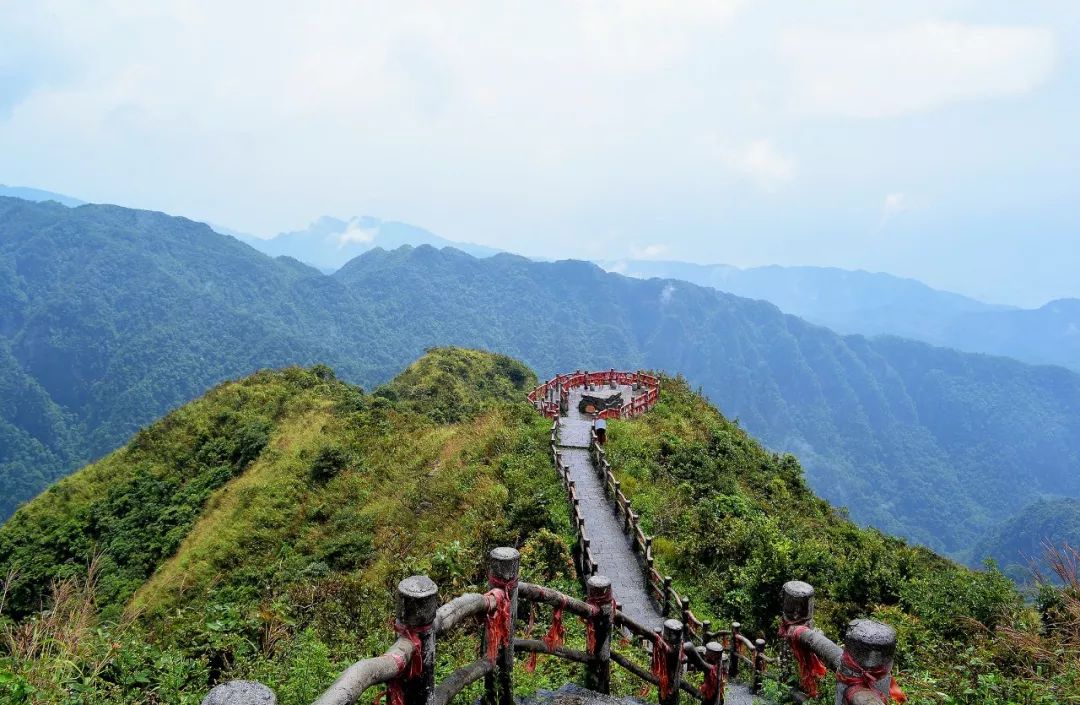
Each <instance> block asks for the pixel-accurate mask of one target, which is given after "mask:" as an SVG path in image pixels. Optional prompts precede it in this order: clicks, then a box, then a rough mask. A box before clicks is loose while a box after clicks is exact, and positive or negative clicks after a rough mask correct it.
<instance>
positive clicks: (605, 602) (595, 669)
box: [585, 575, 615, 695]
mask: <svg viewBox="0 0 1080 705" xmlns="http://www.w3.org/2000/svg"><path fill="white" fill-rule="evenodd" d="M586 592H587V597H586V599H587V601H588V603H589V604H590V605H595V606H596V607H599V608H600V612H599V614H597V615H596V616H595V617H590V618H589V628H590V629H591V631H592V634H593V643H592V644H589V647H591V648H590V649H589V663H588V664H587V665H586V667H585V687H586V688H588V689H589V690H592V691H595V692H597V693H603V694H604V695H607V694H608V693H610V692H611V630H612V624H614V621H615V615H614V614H613V611H612V597H611V581H610V580H608V579H607V578H605V577H604V576H602V575H594V576H592V577H591V578H589V581H588V583H586Z"/></svg>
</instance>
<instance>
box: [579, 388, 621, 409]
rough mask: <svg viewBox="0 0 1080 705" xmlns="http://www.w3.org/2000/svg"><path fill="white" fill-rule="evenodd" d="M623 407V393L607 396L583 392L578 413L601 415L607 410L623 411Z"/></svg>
mask: <svg viewBox="0 0 1080 705" xmlns="http://www.w3.org/2000/svg"><path fill="white" fill-rule="evenodd" d="M622 405H623V398H622V392H616V393H614V394H610V395H607V396H601V395H600V394H589V393H588V392H583V393H582V395H581V401H580V402H578V411H580V412H581V413H583V414H599V413H600V412H601V411H604V410H606V409H621V408H622Z"/></svg>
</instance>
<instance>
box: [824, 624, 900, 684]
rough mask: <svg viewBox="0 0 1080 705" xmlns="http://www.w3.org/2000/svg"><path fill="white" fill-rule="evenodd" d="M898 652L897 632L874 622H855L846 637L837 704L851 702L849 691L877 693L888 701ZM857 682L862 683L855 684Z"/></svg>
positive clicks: (837, 678) (849, 627) (837, 681)
mask: <svg viewBox="0 0 1080 705" xmlns="http://www.w3.org/2000/svg"><path fill="white" fill-rule="evenodd" d="M895 653H896V630H895V629H893V628H892V627H890V626H889V625H887V624H882V623H881V622H875V621H873V620H870V619H856V620H854V621H853V622H851V623H850V624H849V625H848V628H847V634H846V635H845V636H844V655H843V657H842V660H841V662H840V668H839V669H837V672H836V673H837V677H836V705H844V703H845V702H848V701H847V700H845V695H846V693H847V691H848V690H849V689H851V690H856V689H858V690H876V691H877V692H878V693H880V694H881V695H883V696H885V698H886V700H887V699H888V697H889V691H890V687H891V685H892V666H893V656H894V655H895ZM845 681H850V683H845ZM857 681H861V682H859V683H858V684H855V683H856V682H857ZM854 694H855V693H852V695H854Z"/></svg>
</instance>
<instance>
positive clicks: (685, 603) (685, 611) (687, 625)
mask: <svg viewBox="0 0 1080 705" xmlns="http://www.w3.org/2000/svg"><path fill="white" fill-rule="evenodd" d="M682 623H683V628H684V629H685V630H686V631H687V632H690V631H691V625H692V624H693V622H691V621H690V598H689V597H686V596H685V595H684V596H683V599H682ZM686 636H687V637H689V636H690V634H689V633H688V634H687V635H686Z"/></svg>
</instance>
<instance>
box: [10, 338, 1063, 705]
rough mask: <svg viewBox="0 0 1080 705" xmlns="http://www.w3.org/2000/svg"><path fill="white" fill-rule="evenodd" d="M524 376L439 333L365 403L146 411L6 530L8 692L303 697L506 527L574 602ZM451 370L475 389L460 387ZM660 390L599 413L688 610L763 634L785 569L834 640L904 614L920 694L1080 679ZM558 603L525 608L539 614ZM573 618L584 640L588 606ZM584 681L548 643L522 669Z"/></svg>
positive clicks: (302, 399) (450, 645) (299, 395)
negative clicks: (616, 411) (237, 689)
mask: <svg viewBox="0 0 1080 705" xmlns="http://www.w3.org/2000/svg"><path fill="white" fill-rule="evenodd" d="M535 379H536V377H535V375H534V374H533V373H532V371H531V370H529V369H528V368H526V367H525V366H524V365H522V364H521V363H520V362H517V361H514V360H511V359H508V358H505V357H501V356H493V355H491V354H488V353H482V352H477V351H467V350H457V349H446V348H443V349H437V350H432V351H430V352H429V353H428V354H427V355H425V356H424V357H423V358H422V359H420V360H419V361H417V362H415V363H414V364H412V365H411V366H410V367H409V368H408V370H407V371H406V372H404V373H403V374H402V375H400V376H398V377H397V378H396V379H394V380H393V381H392V382H391V383H390V384H388V385H387V386H385V387H383V388H380V389H377V390H375V392H374V393H365V392H363V391H362V390H360V389H358V388H356V387H352V386H350V385H347V384H345V383H343V382H341V381H339V380H337V379H336V378H335V376H334V374H333V372H332V371H331V370H330V369H329V368H327V367H325V366H315V367H312V368H309V369H300V368H289V369H284V370H280V371H263V372H259V373H257V374H255V375H253V376H250V377H247V378H245V379H241V380H238V381H235V382H228V383H225V384H222V385H220V386H218V387H216V388H215V389H213V390H211V391H210V392H209V393H208V394H206V395H205V396H203V397H202V398H200V399H198V400H196V401H194V402H192V403H190V404H187V405H185V406H183V407H181V408H179V409H177V410H175V411H173V412H171V413H170V414H168V415H167V416H166V417H165V418H163V419H161V420H159V421H157V422H155V423H153V424H151V425H149V426H147V427H146V428H144V429H143V430H141V431H139V432H138V433H137V434H136V435H135V436H134V438H132V439H131V440H130V442H129V443H127V444H126V445H125V446H123V447H122V448H120V449H118V450H117V451H115V452H113V453H111V454H110V455H109V456H108V457H106V458H104V459H102V460H101V461H99V462H97V463H95V464H92V465H89V466H87V467H85V468H83V469H82V470H80V471H79V472H77V473H75V474H74V475H72V476H71V477H68V478H66V479H64V480H61V481H60V482H58V483H57V484H56V485H54V486H53V487H52V488H50V489H49V490H48V491H46V492H45V493H44V494H42V495H41V496H39V497H38V498H37V499H35V500H34V501H32V502H30V503H29V504H27V505H26V506H24V507H22V508H21V509H20V510H19V511H18V512H17V513H16V514H15V515H14V516H13V517H12V518H11V519H10V520H9V521H8V522H7V523H5V524H4V525H3V526H2V527H0V575H5V576H7V575H14V576H15V578H14V580H12V581H11V582H10V583H9V584H8V585H7V586H6V587H7V588H8V590H6V591H5V597H6V600H7V601H6V608H5V609H6V610H7V611H6V612H5V613H4V615H3V616H0V620H3V619H8V620H12V621H14V622H15V624H14V625H10V622H9V623H8V624H9V628H10V629H11V631H9V632H8V633H10V634H16V635H18V634H32V635H33V636H34V637H35V638H34V639H26V640H23V641H13V642H12V643H13V644H15V646H13V647H12V649H11V651H10V652H9V655H7V656H6V657H4V661H3V664H4V665H5V667H6V668H5V677H4V678H3V679H0V699H2V700H3V701H4V702H14V703H29V702H31V695H30V694H31V693H32V698H33V700H32V702H33V703H40V704H41V705H52V704H54V703H55V704H57V705H59V704H60V703H70V702H76V701H79V702H87V703H106V704H112V703H117V704H119V703H136V702H169V703H172V702H176V703H198V702H199V701H200V698H201V697H202V695H203V694H205V692H206V691H207V690H208V689H209V688H210V686H211V685H212V684H213V683H215V682H218V681H222V680H226V679H230V678H257V679H259V680H261V681H264V682H267V683H270V684H272V685H273V686H274V687H275V689H276V690H277V692H278V696H279V698H280V699H281V700H280V701H281V702H283V703H308V702H312V700H313V699H314V697H315V696H316V694H318V693H319V692H321V691H322V690H323V689H325V688H326V687H327V686H328V685H329V684H330V683H331V682H332V681H333V679H334V677H335V676H336V675H337V673H338V672H340V670H342V669H343V668H344V667H345V666H346V665H348V664H349V663H350V662H352V661H353V660H354V659H355V658H357V657H358V656H366V655H369V654H371V653H373V652H378V651H381V650H382V649H383V648H385V647H386V645H388V644H389V642H390V640H391V635H392V631H391V630H390V628H389V626H388V625H389V624H390V621H389V618H390V616H391V615H392V614H393V611H394V608H393V588H394V585H395V584H396V583H397V581H398V580H400V579H401V578H403V577H405V576H407V575H410V574H415V573H426V574H428V575H430V576H431V577H432V578H433V579H434V580H435V581H436V583H437V584H438V585H439V587H440V591H441V595H440V597H441V599H442V600H444V601H445V600H447V599H449V598H451V597H453V596H454V595H457V594H459V593H461V592H465V591H481V590H483V589H484V588H483V587H482V586H483V585H484V584H485V583H486V580H487V577H486V572H485V565H484V564H485V560H484V558H485V554H486V553H487V551H488V550H490V548H491V547H493V546H496V545H515V546H518V547H520V549H521V554H522V563H523V574H524V576H525V578H526V579H527V580H530V581H534V582H539V583H542V584H545V585H549V586H553V587H555V588H557V589H561V590H564V591H566V592H569V593H571V594H580V592H579V591H580V584H579V583H577V581H576V580H575V579H574V576H573V573H572V571H573V568H572V564H571V563H570V546H571V545H572V544H573V533H572V527H571V524H570V520H569V512H568V508H567V504H566V498H565V492H564V490H563V488H562V486H561V483H560V481H559V479H558V477H557V475H556V473H555V472H554V471H553V469H552V467H551V460H550V457H549V454H548V451H547V447H548V446H547V442H548V434H549V431H550V424H549V422H547V421H546V420H545V419H542V418H541V417H539V415H537V414H536V412H535V411H534V410H533V409H532V408H531V407H530V406H529V405H528V404H527V403H526V402H525V401H524V399H523V394H524V391H525V390H526V389H527V388H528V387H529V386H530V385H532V384H533V383H534V382H535ZM448 384H449V385H451V386H452V387H453V388H455V389H459V390H462V391H463V392H465V393H466V394H465V396H464V397H462V398H461V402H462V403H461V404H460V405H456V406H455V405H453V404H449V405H448V402H450V400H452V399H453V398H454V395H453V394H447V393H446V385H448ZM661 386H662V389H663V392H662V394H661V396H660V400H659V403H658V405H657V406H656V408H655V409H654V410H653V411H651V412H650V413H649V414H647V415H646V416H644V417H642V418H640V419H637V420H634V421H627V422H612V423H611V426H610V432H609V438H610V453H611V458H612V463H613V466H614V468H615V470H616V472H618V473H619V474H620V477H621V478H622V486H623V487H624V488H625V490H626V492H627V493H628V494H629V495H630V497H631V502H632V504H633V506H634V509H635V511H636V512H638V513H639V514H640V515H641V520H642V522H643V523H644V525H645V527H646V530H648V531H650V532H652V533H654V534H655V535H656V539H655V544H654V546H655V552H656V560H657V567H658V569H659V570H661V571H662V572H663V573H664V574H670V575H672V576H674V578H675V580H676V584H677V585H678V589H679V590H680V592H681V593H683V594H687V595H690V596H692V599H693V604H694V609H695V610H696V611H697V612H698V613H699V614H702V615H704V616H705V618H708V619H712V620H713V623H714V624H726V623H728V622H729V621H730V620H732V619H739V620H740V621H741V622H742V624H743V632H744V633H745V634H748V635H750V636H752V637H756V636H759V635H760V636H767V637H768V638H769V641H770V644H773V645H775V644H776V639H775V637H774V636H773V635H774V634H775V632H776V626H777V624H776V618H777V615H778V613H779V610H780V604H779V594H780V593H779V588H780V585H781V584H782V582H783V581H784V580H787V579H789V578H795V577H798V578H802V579H805V580H807V581H809V582H811V583H812V584H813V585H814V586H815V588H816V607H817V623H818V624H819V625H820V626H822V628H824V629H825V630H826V631H828V632H829V633H830V634H834V635H835V634H837V633H838V632H839V631H840V630H841V629H842V628H843V626H844V625H845V624H846V622H847V620H848V619H850V618H851V617H853V616H856V615H872V616H874V617H876V618H878V619H882V620H885V621H887V622H889V623H891V624H894V625H896V626H897V628H898V629H899V630H900V632H901V634H902V635H903V640H902V642H901V651H900V653H899V654H898V661H897V675H898V678H899V679H900V680H901V682H902V684H903V686H904V688H905V689H906V690H907V691H908V693H909V695H910V696H911V697H912V698H913V699H914V700H913V701H914V702H928V701H933V700H936V699H939V698H941V697H950V698H952V701H953V702H957V703H964V704H968V703H970V704H972V705H974V704H975V703H979V702H991V701H994V699H995V698H1003V699H1005V700H1003V701H1009V702H1033V703H1034V702H1040V703H1041V702H1050V701H1049V700H1045V699H1043V700H1036V699H1035V697H1036V695H1038V696H1040V697H1041V696H1046V697H1050V698H1057V697H1059V696H1060V697H1061V700H1060V701H1062V702H1064V701H1066V700H1067V698H1068V697H1069V695H1070V693H1075V690H1067V688H1068V685H1069V684H1068V681H1067V679H1066V675H1067V674H1063V673H1061V672H1059V670H1058V669H1057V665H1058V661H1057V660H1055V659H1050V658H1047V657H1045V656H1039V657H1038V658H1036V657H1034V656H1028V655H1026V654H1025V653H1023V652H1020V651H1018V650H1017V649H1016V648H1015V646H1014V645H1015V643H1017V642H1019V641H1020V640H1021V639H1025V640H1028V641H1027V642H1025V643H1033V644H1037V645H1039V646H1044V647H1049V646H1050V645H1051V644H1052V642H1051V636H1043V635H1040V634H1039V633H1038V631H1037V630H1036V628H1035V627H1031V626H1028V625H1031V624H1037V623H1038V618H1037V616H1036V614H1035V613H1034V611H1033V610H1030V609H1025V608H1024V607H1023V605H1022V602H1021V600H1020V596H1019V594H1018V593H1017V592H1016V591H1015V589H1014V588H1013V587H1012V586H1011V585H1010V583H1009V582H1008V581H1007V580H1006V579H1005V578H1004V577H1003V576H1002V575H1001V574H1000V573H996V572H986V573H978V572H974V571H970V570H967V569H964V568H961V567H959V566H957V565H956V564H953V563H951V562H949V561H947V560H945V559H942V558H940V557H939V556H935V555H933V554H932V553H930V552H929V551H927V550H925V549H921V548H915V547H911V546H908V545H905V544H904V543H903V542H902V541H900V540H898V539H895V538H890V537H886V536H883V535H881V534H880V533H879V532H876V531H873V530H864V529H860V528H858V527H856V526H855V525H853V524H852V523H851V522H850V521H848V520H847V519H845V518H844V517H843V516H842V515H841V514H840V513H838V512H836V511H834V510H833V509H832V508H830V507H829V505H828V504H826V503H825V502H823V501H822V500H820V499H818V498H817V497H815V496H814V495H813V494H812V493H811V492H810V491H809V489H808V488H807V486H806V484H805V482H804V480H803V478H802V474H801V471H800V469H799V465H798V463H797V461H795V460H794V458H792V457H790V456H785V457H780V456H776V455H774V454H771V453H769V452H767V451H765V450H764V449H763V448H762V447H761V446H760V445H759V444H758V443H756V442H755V441H754V440H753V439H752V438H751V437H749V436H748V435H747V434H746V432H745V431H744V430H743V429H741V428H739V427H738V426H737V425H735V424H733V423H730V422H729V421H728V420H726V419H725V418H724V417H723V416H721V415H720V414H719V413H718V412H717V411H716V410H715V409H713V408H711V407H710V406H709V405H708V404H707V402H705V400H704V399H702V398H701V397H700V396H698V395H696V394H694V393H693V392H692V391H691V390H690V388H689V386H688V385H687V384H686V382H685V380H683V379H681V378H671V377H664V378H662V380H661ZM50 585H52V586H53V588H52V589H50V588H49V586H50ZM42 609H44V610H45V611H42ZM549 614H550V612H548V611H547V610H546V609H540V610H537V621H538V623H539V624H538V626H539V625H540V624H546V621H547V620H548V619H549V618H550V617H549ZM565 626H566V630H567V639H568V645H569V646H571V647H572V648H576V649H581V648H584V643H585V634H584V629H583V628H582V626H581V625H580V624H579V623H578V621H577V620H567V621H566V623H565ZM998 626H1001V627H1009V628H1010V629H1016V630H1018V631H1017V632H1015V634H1016V636H1015V637H1014V636H1012V634H1013V632H1007V631H1000V632H999V631H997V630H996V628H997V627H998ZM541 628H542V629H543V628H544V627H541ZM476 633H477V630H475V629H465V630H458V631H456V632H454V633H451V634H447V635H440V637H439V650H440V655H441V658H440V668H443V669H444V670H442V672H443V673H446V672H448V670H449V669H448V668H445V665H446V661H444V659H445V660H447V661H451V662H452V663H453V665H459V662H461V661H464V660H471V659H472V658H473V656H471V655H469V654H475V653H476V652H477V647H478V644H477V638H476ZM39 645H40V646H39ZM1046 650H1048V651H1049V652H1050V653H1054V652H1053V650H1052V649H1050V648H1047V649H1046ZM1035 663H1038V664H1039V670H1038V671H1037V675H1033V674H1036V669H1035V668H1034V667H1033V665H1032V664H1035ZM451 667H452V666H451ZM577 677H578V676H577V672H576V670H572V669H571V667H569V666H567V665H565V664H564V663H562V662H558V661H555V660H553V659H543V660H541V661H540V663H539V665H538V668H537V670H536V672H535V673H527V672H526V671H525V669H519V670H518V671H517V672H516V673H515V685H516V687H517V688H518V689H520V690H521V692H524V693H527V692H531V691H535V690H536V689H538V688H541V687H549V686H550V685H551V684H552V683H559V682H565V681H566V680H570V679H576V678H577ZM613 680H614V683H615V687H616V688H618V689H620V691H619V692H622V690H628V688H629V687H630V686H627V685H626V684H625V682H624V681H623V680H622V679H621V678H616V679H613ZM633 687H634V689H635V690H636V687H637V686H636V685H635V686H633ZM938 693H942V694H945V695H944V696H942V695H938ZM474 695H475V694H474V693H473V692H471V691H470V692H469V693H467V694H466V695H465V696H463V697H464V698H465V699H468V700H472V699H474V697H473V696H474ZM5 696H7V697H5Z"/></svg>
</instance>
